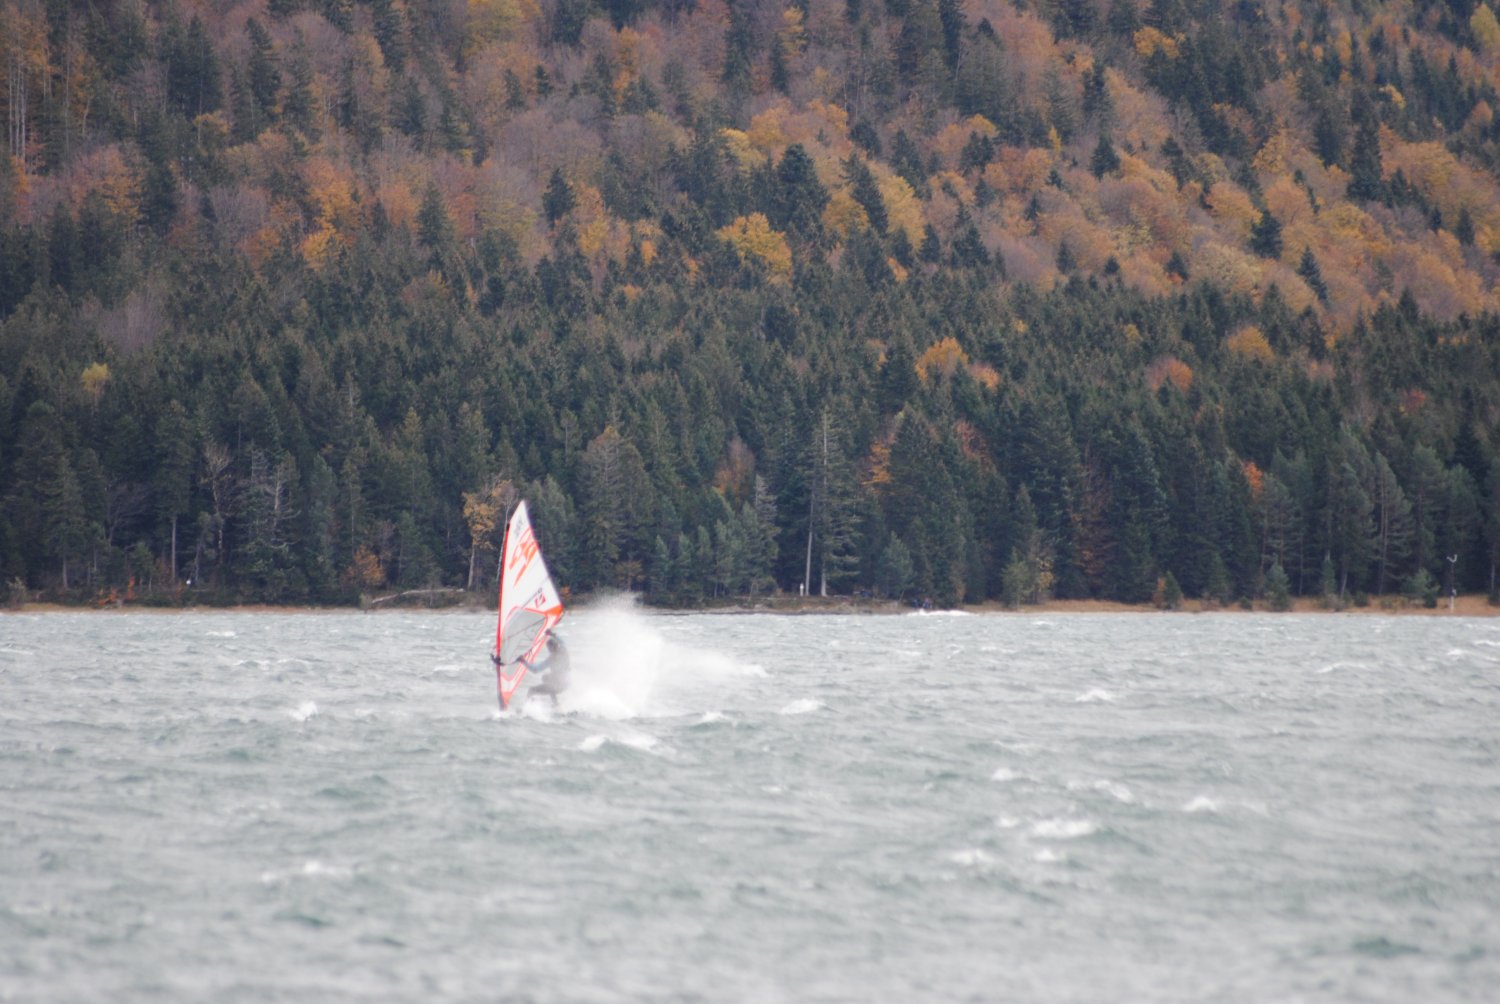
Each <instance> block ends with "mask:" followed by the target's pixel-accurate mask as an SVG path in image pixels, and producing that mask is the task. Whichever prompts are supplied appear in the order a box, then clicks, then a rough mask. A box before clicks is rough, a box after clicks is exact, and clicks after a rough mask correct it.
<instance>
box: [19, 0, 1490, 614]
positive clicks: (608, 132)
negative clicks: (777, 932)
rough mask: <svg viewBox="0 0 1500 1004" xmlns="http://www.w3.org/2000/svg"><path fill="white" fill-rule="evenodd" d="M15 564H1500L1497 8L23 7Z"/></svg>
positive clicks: (511, 1)
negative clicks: (533, 545) (526, 513)
mask: <svg viewBox="0 0 1500 1004" xmlns="http://www.w3.org/2000/svg"><path fill="white" fill-rule="evenodd" d="M0 49H3V51H0V57H3V60H4V62H5V68H6V87H7V97H8V101H7V105H6V112H5V116H6V125H7V144H8V145H7V149H6V152H7V153H8V156H7V157H0V576H3V579H4V581H5V582H8V583H10V584H11V590H12V592H13V593H15V594H19V593H20V592H21V591H22V590H33V591H35V590H40V591H43V592H44V593H45V594H49V595H53V596H57V597H66V598H72V599H77V600H84V599H92V598H95V597H99V596H101V595H105V594H109V593H111V592H114V593H120V594H124V593H127V592H128V593H129V594H130V595H132V596H134V597H136V598H139V599H143V600H145V599H154V600H157V601H162V602H185V601H189V600H193V601H198V602H204V601H232V600H237V599H239V600H251V599H257V600H267V601H276V602H302V601H311V602H347V601H350V600H352V599H354V598H355V597H357V596H358V595H359V594H361V593H369V592H372V591H375V590H385V589H393V588H400V587H422V586H435V585H445V586H462V587H468V588H472V589H475V590H482V591H484V592H486V593H488V592H489V591H491V590H492V589H493V584H494V581H495V565H496V551H497V548H498V544H499V538H500V535H501V533H502V532H503V522H504V518H505V513H506V510H507V507H508V506H509V505H511V504H512V503H513V502H514V500H515V499H516V498H518V497H525V498H528V499H529V500H530V501H531V505H532V510H533V515H534V518H535V520H536V522H537V525H538V530H539V532H540V533H541V535H542V537H543V541H544V545H545V547H546V549H547V555H548V558H549V561H550V563H551V564H552V566H553V569H554V572H555V573H556V574H557V577H558V578H559V580H560V581H561V582H562V583H564V584H565V585H566V586H567V587H568V588H570V589H572V590H573V591H575V592H586V591H591V590H597V589H601V588H625V589H632V590H637V591H642V592H644V593H645V594H646V595H647V597H648V598H649V599H650V600H651V601H653V602H659V603H664V604H675V605H693V604H697V603H702V602H705V601H710V600H713V599H716V598H723V597H734V596H743V595H747V594H749V595H764V594H765V593H766V592H768V591H770V590H783V591H793V592H795V591H797V590H799V589H800V588H803V587H804V584H806V585H807V587H808V588H810V590H811V591H813V592H823V591H826V592H828V593H830V594H849V593H856V592H858V593H866V592H868V593H871V594H874V595H880V596H889V597H897V598H901V599H905V600H912V599H917V598H922V597H930V598H931V600H932V601H933V602H934V603H939V604H951V603H957V602H961V601H980V600H985V599H990V598H997V597H1003V598H1005V599H1006V600H1007V601H1010V602H1025V601H1030V600H1034V599H1038V598H1042V597H1045V596H1058V597H1105V598H1111V599H1119V600H1125V601H1131V602H1139V601H1147V600H1150V599H1151V598H1152V597H1153V596H1157V597H1158V598H1161V597H1163V596H1167V597H1170V596H1174V595H1176V594H1177V592H1178V591H1179V590H1180V591H1181V592H1182V593H1185V594H1186V595H1188V596H1200V597H1206V598H1211V599H1213V600H1216V601H1219V602H1231V601H1233V600H1235V599H1244V598H1249V597H1260V596H1270V597H1272V598H1280V597H1282V596H1284V595H1285V594H1287V593H1291V594H1338V595H1342V596H1346V597H1347V596H1351V595H1353V594H1359V593H1378V594H1392V595H1394V594H1398V593H1401V592H1403V591H1404V592H1405V593H1406V594H1407V595H1409V596H1412V597H1424V596H1425V597H1427V598H1429V599H1430V598H1431V597H1433V596H1435V595H1436V594H1437V592H1438V591H1439V590H1440V589H1441V590H1442V591H1443V592H1445V593H1446V591H1447V588H1448V586H1449V583H1450V582H1452V583H1453V584H1454V585H1456V586H1457V587H1458V588H1459V589H1461V590H1488V591H1490V592H1491V594H1492V595H1493V594H1494V592H1495V567H1496V564H1497V561H1500V432H1497V429H1500V314H1497V310H1500V293H1497V291H1496V285H1497V283H1496V280H1497V278H1500V121H1497V117H1496V112H1497V110H1500V94H1497V88H1500V23H1497V20H1496V17H1495V14H1494V12H1493V10H1492V8H1491V7H1489V6H1486V5H1485V4H1482V3H1481V4H1476V3H1474V2H1472V0H1409V2H1392V3H1378V2H1374V0H1321V2H1320V0H1284V2H1268V3H1252V2H1249V0H1242V2H1239V3H1224V2H1220V0H749V2H728V3H726V2H724V0H659V2H652V0H467V2H466V0H244V2H230V0H221V2H208V0H202V2H194V0H162V2H155V0H119V2H111V3H101V2H98V0H3V2H0Z"/></svg>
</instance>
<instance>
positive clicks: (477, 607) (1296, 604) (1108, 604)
mask: <svg viewBox="0 0 1500 1004" xmlns="http://www.w3.org/2000/svg"><path fill="white" fill-rule="evenodd" d="M610 599H611V597H598V598H591V599H588V600H580V601H577V602H575V603H573V604H572V606H573V609H575V610H587V609H589V608H590V607H595V606H601V605H604V604H605V603H608V602H609V601H610ZM641 609H643V610H645V611H647V612H649V613H652V614H657V615H661V616H677V617H693V616H701V615H704V614H731V615H737V616H750V615H756V614H764V615H770V616H779V617H803V616H848V617H881V616H885V617H891V616H900V615H903V614H919V615H920V614H926V615H927V616H937V617H941V616H952V615H954V614H1003V615H1012V616H1037V615H1054V614H1056V615H1063V616H1067V615H1072V614H1122V615H1123V614H1167V613H1172V614H1182V615H1192V614H1205V613H1215V614H1237V615H1238V614H1276V613H1291V614H1352V615H1355V616H1370V615H1372V614H1374V615H1381V616H1388V617H1500V606H1495V605H1492V604H1491V603H1490V602H1489V597H1488V596H1486V595H1485V594H1483V593H1471V594H1467V595H1461V596H1459V597H1457V599H1456V601H1455V602H1454V608H1453V609H1452V610H1449V609H1448V603H1447V601H1446V600H1444V601H1442V602H1439V603H1438V605H1437V606H1436V607H1424V606H1422V605H1420V604H1412V603H1409V602H1407V601H1406V600H1404V599H1403V598H1401V597H1386V598H1385V599H1384V601H1382V600H1381V599H1378V598H1377V599H1372V600H1371V601H1370V602H1369V603H1368V604H1366V605H1365V606H1363V607H1358V606H1354V605H1353V604H1349V605H1346V606H1345V607H1343V608H1342V609H1336V608H1332V607H1327V606H1325V605H1324V603H1323V600H1322V599H1321V598H1320V597H1311V596H1304V597H1298V598H1297V599H1295V600H1293V601H1292V608H1291V609H1290V610H1287V611H1273V610H1271V609H1270V607H1269V606H1267V605H1266V603H1265V602H1264V601H1257V602H1256V603H1255V604H1254V605H1253V606H1251V607H1248V608H1246V607H1243V606H1240V605H1239V604H1229V605H1227V606H1221V605H1219V604H1216V603H1207V602H1204V601H1202V600H1184V601H1183V602H1182V605H1181V606H1180V607H1179V608H1177V609H1176V610H1163V609H1159V608H1158V607H1155V606H1153V605H1151V604H1149V603H1139V604H1137V603H1118V602H1115V601H1113V600H1048V601H1046V602H1045V603H1036V604H1028V605H1025V606H1021V607H1017V608H1011V607H1007V606H1005V605H1003V604H1001V603H997V602H993V601H990V602H986V603H977V604H967V605H964V606H961V607H953V608H948V609H933V610H926V611H923V610H919V609H918V608H915V607H912V606H910V605H907V604H901V603H895V602H892V601H887V600H866V599H854V598H852V597H843V596H840V597H828V598H826V599H825V598H820V597H785V598H777V599H773V600H771V601H769V602H760V603H756V604H753V605H746V604H726V605H724V606H709V607H682V608H668V607H643V608H641ZM414 610H417V611H422V612H424V613H434V614H436V613H443V614H447V613H460V614H471V613H491V614H492V613H494V612H495V611H494V608H493V607H490V606H487V605H485V604H480V603H475V604H465V603H460V604H450V605H444V606H432V607H425V606H420V605H415V604H412V605H390V606H384V607H362V606H353V605H351V606H311V605H306V604H302V605H296V604H294V605H287V606H279V605H276V604H271V603H244V604H234V605H228V606H208V605H197V604H194V605H187V606H155V605H145V604H136V603H131V604H123V603H117V604H110V605H108V606H102V607H99V606H87V605H83V604H67V603H54V602H29V603H25V604H22V605H21V606H20V607H0V616H3V615H5V614H53V613H98V614H111V613H131V614H137V613H149V614H205V613H214V614H217V613H235V614H266V613H274V614H307V615H316V614H344V613H356V612H360V613H367V614H381V613H387V612H410V611H414Z"/></svg>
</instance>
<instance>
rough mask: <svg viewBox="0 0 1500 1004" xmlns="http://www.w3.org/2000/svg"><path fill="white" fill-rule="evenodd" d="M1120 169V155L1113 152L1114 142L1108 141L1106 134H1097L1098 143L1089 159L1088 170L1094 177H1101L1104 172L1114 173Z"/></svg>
mask: <svg viewBox="0 0 1500 1004" xmlns="http://www.w3.org/2000/svg"><path fill="white" fill-rule="evenodd" d="M1119 169H1120V155H1119V154H1117V153H1115V148H1114V144H1112V143H1110V141H1109V136H1108V135H1107V134H1101V135H1100V136H1099V143H1098V145H1097V146H1095V147H1094V155H1093V157H1091V158H1090V159H1089V170H1090V171H1092V172H1093V174H1094V177H1096V178H1102V177H1104V176H1105V175H1106V174H1114V173H1115V172H1116V171H1118V170H1119Z"/></svg>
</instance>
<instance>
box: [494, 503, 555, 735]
mask: <svg viewBox="0 0 1500 1004" xmlns="http://www.w3.org/2000/svg"><path fill="white" fill-rule="evenodd" d="M500 561H501V567H500V623H499V625H498V626H497V627H496V629H495V657H496V658H495V677H496V685H497V686H498V688H499V691H500V707H501V708H502V709H504V708H507V707H509V706H510V702H511V699H512V698H513V697H515V695H516V691H517V690H519V689H520V687H521V682H522V681H523V680H525V679H526V674H527V672H528V671H529V670H530V669H531V667H532V666H533V665H535V663H536V659H537V656H539V655H540V654H541V652H542V649H543V647H544V646H545V645H546V644H547V636H548V635H549V634H551V632H552V629H553V628H554V627H556V626H557V622H558V621H560V620H562V616H563V605H562V598H561V597H560V596H559V595H558V593H557V586H556V585H554V584H553V582H552V576H551V575H549V574H548V573H547V563H546V562H545V561H543V560H542V549H541V546H540V545H539V544H538V543H537V539H536V533H535V532H534V531H533V530H532V529H531V517H530V516H529V515H527V512H526V503H525V502H522V503H521V504H520V505H518V506H516V511H515V513H514V514H513V515H512V516H511V518H510V525H509V526H507V527H506V529H505V549H504V552H503V554H502V555H501V558H500Z"/></svg>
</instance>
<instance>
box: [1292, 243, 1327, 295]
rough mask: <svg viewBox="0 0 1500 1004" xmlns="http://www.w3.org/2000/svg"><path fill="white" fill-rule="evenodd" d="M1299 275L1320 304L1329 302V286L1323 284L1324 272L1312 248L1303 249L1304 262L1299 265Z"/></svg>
mask: <svg viewBox="0 0 1500 1004" xmlns="http://www.w3.org/2000/svg"><path fill="white" fill-rule="evenodd" d="M1297 274H1298V275H1299V276H1301V277H1302V280H1303V281H1304V282H1306V283H1307V287H1308V289H1311V290H1312V291H1313V293H1315V294H1316V295H1317V297H1318V302H1319V303H1327V302H1328V285H1327V284H1326V283H1325V282H1323V270H1322V269H1321V268H1319V267H1318V259H1317V256H1315V255H1314V254H1313V250H1312V248H1310V247H1306V248H1303V249H1302V260H1301V261H1300V262H1299V263H1298V265H1297Z"/></svg>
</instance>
